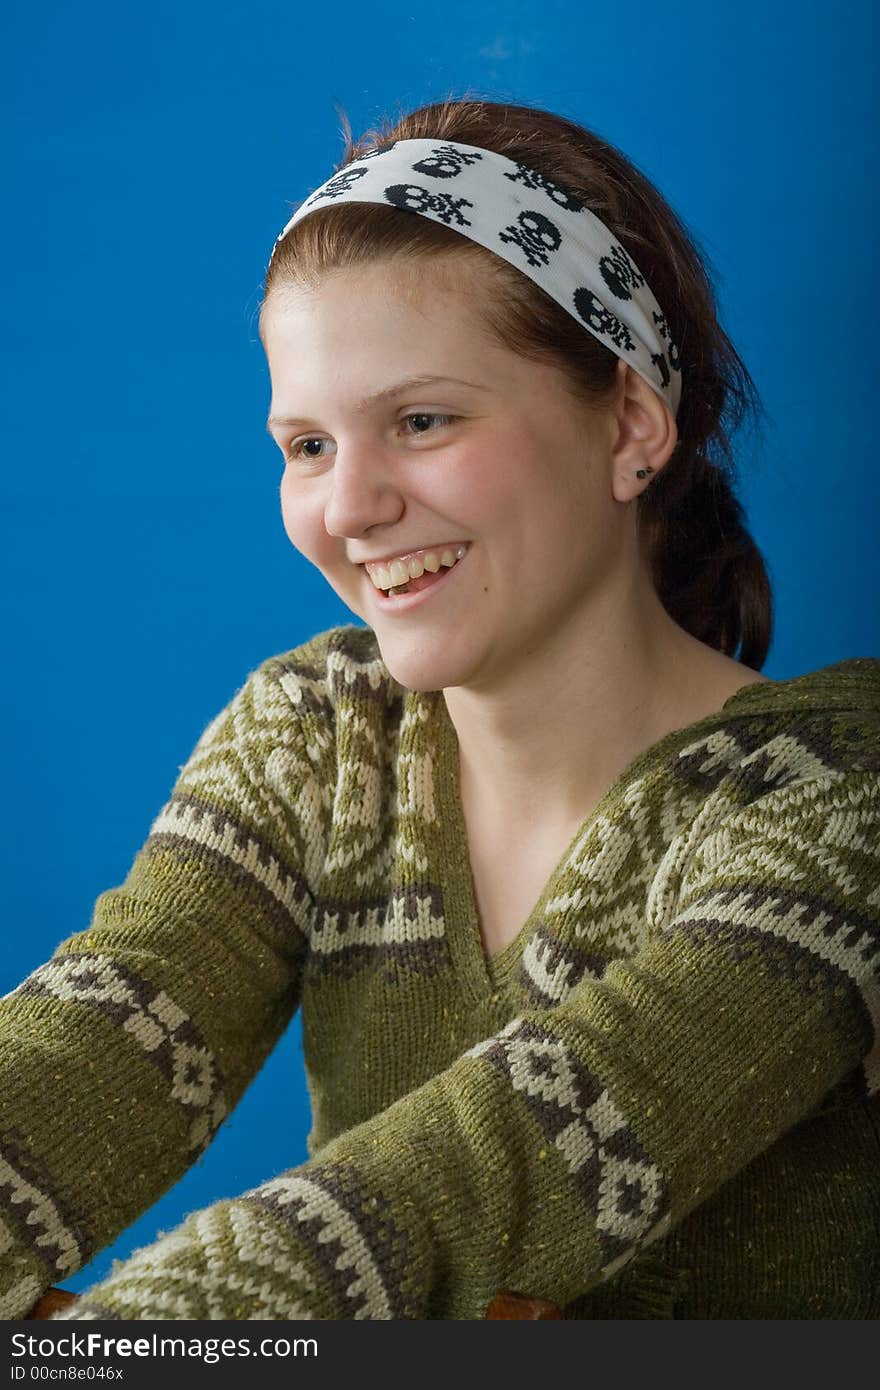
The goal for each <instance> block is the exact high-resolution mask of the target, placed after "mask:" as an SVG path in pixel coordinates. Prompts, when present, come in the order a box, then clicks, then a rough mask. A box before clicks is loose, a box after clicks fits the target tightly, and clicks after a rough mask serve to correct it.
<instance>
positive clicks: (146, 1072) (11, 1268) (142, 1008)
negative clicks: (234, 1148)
mask: <svg viewBox="0 0 880 1390" xmlns="http://www.w3.org/2000/svg"><path fill="white" fill-rule="evenodd" d="M278 662H279V659H278V658H272V659H270V661H269V662H266V663H264V664H263V666H261V667H260V668H259V669H258V670H256V671H254V672H252V673H251V675H250V676H249V677H248V680H247V682H246V683H245V684H244V686H243V687H242V688H241V689H240V690H239V691H238V692H237V693H236V695H235V696H234V697H233V699H232V700H231V701H230V703H229V704H228V705H227V706H226V708H225V709H224V710H223V711H222V712H221V713H220V714H218V715H217V716H216V718H214V719H213V720H212V721H211V723H210V724H209V725H208V726H207V728H206V729H205V730H204V732H203V734H202V736H201V737H200V739H199V740H198V742H197V744H196V746H195V748H194V749H193V752H192V754H191V756H190V758H189V760H188V762H187V763H186V764H185V765H184V766H183V767H182V769H181V770H180V772H179V776H178V777H177V779H176V782H175V785H174V787H173V790H172V793H171V796H170V799H169V800H168V802H167V804H166V805H165V806H164V807H163V808H162V809H161V811H160V812H159V814H158V816H157V817H156V819H155V821H154V822H153V825H152V827H151V830H150V833H149V836H148V838H147V840H146V842H145V843H144V845H143V847H142V848H141V849H140V850H139V852H138V854H137V855H136V857H135V859H134V862H133V864H132V866H131V868H130V870H129V872H128V875H127V877H126V878H125V881H124V882H123V883H122V884H121V885H120V886H119V887H115V888H112V889H110V890H109V891H106V892H104V893H102V894H101V895H100V896H99V897H98V899H97V900H96V903H95V906H94V911H93V915H92V919H91V922H90V925H89V926H88V928H87V929H86V930H84V931H81V932H79V933H78V934H76V935H74V936H71V937H70V938H68V939H67V940H65V941H63V942H62V943H61V944H60V945H59V946H58V948H57V949H56V951H55V952H54V954H53V956H52V958H51V959H50V960H49V961H47V962H46V964H44V965H42V966H40V967H39V968H38V969H36V970H35V971H34V972H33V973H32V974H31V975H30V976H29V977H28V978H27V979H26V980H24V982H23V983H22V984H21V985H20V986H19V987H18V988H17V989H15V990H13V991H12V993H11V994H8V995H7V996H6V997H5V998H3V999H0V1059H2V1060H0V1317H6V1318H14V1317H20V1316H22V1315H23V1314H24V1313H25V1312H26V1311H27V1310H28V1308H29V1307H30V1306H31V1305H32V1304H33V1303H34V1301H35V1300H36V1298H37V1297H38V1296H39V1295H40V1294H41V1293H42V1292H43V1291H44V1290H45V1289H46V1288H48V1287H49V1286H50V1285H52V1284H53V1283H58V1282H60V1281H61V1280H62V1279H63V1278H64V1277H65V1276H69V1275H70V1274H72V1273H74V1272H75V1271H76V1270H77V1269H79V1268H81V1267H82V1266H83V1265H84V1264H85V1263H87V1262H88V1260H89V1259H91V1257H92V1256H93V1255H94V1254H95V1253H96V1252H97V1251H98V1250H100V1249H101V1248H103V1247H104V1246H106V1245H107V1244H109V1243H110V1242H111V1241H112V1240H113V1239H114V1238H115V1237H116V1236H117V1235H118V1233H119V1232H120V1231H122V1230H124V1229H125V1228H126V1227H127V1226H128V1225H130V1224H131V1222H132V1221H133V1220H135V1218H136V1217H137V1216H138V1215H139V1214H140V1213H141V1212H142V1211H144V1210H146V1208H147V1207H148V1206H150V1205H151V1204H152V1203H153V1202H154V1201H155V1200H156V1199H157V1198H158V1197H159V1196H161V1194H162V1193H163V1192H164V1191H166V1190H167V1189H168V1188H169V1187H170V1186H171V1185H172V1184H173V1183H174V1182H175V1181H176V1180H177V1179H178V1178H179V1177H180V1176H181V1175H182V1174H183V1173H184V1172H185V1171H186V1170H187V1169H188V1168H189V1167H190V1166H191V1165H192V1164H193V1163H194V1162H195V1160H196V1159H197V1158H198V1157H199V1155H200V1154H201V1153H202V1151H203V1150H204V1149H205V1147H206V1146H207V1144H208V1143H209V1142H210V1141H211V1139H212V1138H213V1136H214V1134H215V1132H216V1130H217V1128H218V1126H219V1125H220V1123H221V1122H222V1120H223V1119H224V1117H225V1116H226V1115H227V1114H228V1113H229V1111H230V1110H231V1108H232V1107H233V1106H234V1105H235V1104H236V1102H237V1101H238V1100H239V1098H240V1097H241V1095H242V1092H243V1091H244V1089H245V1087H246V1086H247V1085H248V1083H249V1082H250V1080H251V1079H252V1078H253V1077H254V1075H255V1074H256V1072H257V1070H258V1069H259V1067H260V1066H261V1064H262V1062H263V1061H264V1059H265V1058H266V1056H267V1054H268V1053H269V1051H270V1050H271V1049H272V1047H273V1046H274V1044H275V1043H276V1041H277V1040H278V1038H279V1036H280V1034H281V1033H282V1032H283V1030H284V1028H285V1026H286V1025H287V1023H288V1022H289V1020H290V1018H291V1016H292V1014H293V1012H294V1011H295V1009H296V1007H297V1005H298V1002H299V992H300V980H301V967H302V962H303V958H304V952H305V947H306V942H307V939H308V935H309V928H310V921H311V917H312V911H313V909H312V893H311V890H310V888H309V884H308V882H307V878H306V876H304V869H303V866H304V865H307V864H308V863H309V862H314V861H315V859H316V856H317V857H319V853H320V851H319V845H318V843H317V841H318V840H319V839H320V828H319V825H318V820H319V816H318V814H317V812H316V806H317V802H316V801H315V798H314V795H313V792H312V787H313V780H314V779H313V773H312V769H311V768H310V764H309V761H308V758H307V755H306V752H305V750H304V747H303V746H302V735H301V731H300V728H299V724H298V719H297V712H296V710H295V709H294V708H293V705H292V702H291V700H290V698H289V696H288V694H286V693H285V690H284V688H283V684H282V678H281V677H280V675H279V673H278V671H277V670H275V669H274V668H273V663H276V664H277V663H278Z"/></svg>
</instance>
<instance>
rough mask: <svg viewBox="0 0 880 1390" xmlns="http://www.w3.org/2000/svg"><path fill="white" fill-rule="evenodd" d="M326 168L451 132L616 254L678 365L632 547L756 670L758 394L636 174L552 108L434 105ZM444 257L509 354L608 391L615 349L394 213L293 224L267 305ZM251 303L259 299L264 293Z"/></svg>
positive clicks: (760, 608) (660, 208) (599, 398)
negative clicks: (572, 214) (571, 200)
mask: <svg viewBox="0 0 880 1390" xmlns="http://www.w3.org/2000/svg"><path fill="white" fill-rule="evenodd" d="M343 134H344V136H345V141H346V147H345V152H344V154H343V157H342V159H341V160H340V162H339V164H338V165H337V166H336V167H337V170H339V169H342V168H344V167H345V166H346V165H347V164H349V163H351V162H352V161H354V160H357V159H358V158H360V157H361V156H363V155H364V154H366V153H367V151H368V150H373V149H376V148H377V147H380V146H382V145H384V144H386V143H388V142H391V141H395V140H423V139H430V140H438V141H439V140H456V141H460V142H461V143H463V144H468V145H479V146H482V147H483V148H484V149H491V150H494V151H496V152H497V153H498V154H503V155H507V156H508V158H510V159H513V160H516V161H518V162H520V163H523V164H527V165H528V166H530V167H531V168H533V169H535V170H537V171H538V172H540V173H542V174H544V175H545V176H546V177H548V178H550V179H552V180H554V181H555V182H557V183H559V184H561V185H562V186H563V187H565V188H568V189H569V190H570V191H571V192H572V193H574V194H575V195H576V196H578V197H580V198H581V199H582V200H583V201H584V202H585V203H586V205H587V206H588V207H589V208H590V209H591V210H592V211H593V212H594V213H595V214H596V216H597V217H599V218H600V219H601V221H602V222H604V223H605V225H606V226H607V227H609V228H610V230H611V231H612V232H613V233H614V235H615V236H616V237H617V238H618V239H619V241H620V242H621V243H622V245H623V246H624V247H625V249H626V250H627V251H629V252H630V253H631V255H632V257H633V259H634V260H635V262H636V264H637V265H638V267H639V269H640V271H641V272H642V274H643V275H644V276H645V278H646V279H647V282H648V284H649V285H650V287H651V289H652V290H653V292H654V295H655V296H656V298H657V300H658V302H659V304H660V307H661V308H662V310H663V312H664V314H665V316H666V319H667V322H668V324H669V328H670V331H671V334H672V338H673V341H674V342H675V343H676V345H677V347H678V355H679V359H680V362H681V370H682V395H681V402H680V405H679V409H678V415H677V419H676V423H677V426H678V443H677V444H676V447H675V450H674V452H673V454H672V456H671V457H670V459H669V460H668V461H667V463H666V465H665V466H664V467H663V469H662V470H661V472H660V473H658V474H657V476H656V477H655V478H654V480H653V481H652V484H651V486H650V487H649V488H647V489H646V490H645V491H644V492H642V493H641V494H640V495H639V498H638V501H637V506H638V509H639V510H638V522H639V534H640V540H641V543H642V545H643V547H644V551H645V554H646V556H647V559H648V563H649V565H650V569H651V574H652V578H653V582H654V586H655V588H656V591H657V594H658V596H659V598H660V601H661V602H662V604H663V606H664V607H665V608H666V611H667V612H668V613H669V614H670V616H671V617H672V618H673V619H674V620H675V621H676V622H677V623H678V624H679V625H680V626H681V627H683V628H684V629H685V630H686V631H687V632H689V633H691V634H692V635H693V636H694V637H697V638H699V640H700V641H702V642H705V643H706V644H707V645H709V646H711V647H715V648H717V649H718V650H719V651H722V652H725V653H726V654H727V655H728V656H732V657H735V656H737V649H738V648H740V651H739V657H738V659H739V660H740V661H742V662H743V664H744V665H746V666H749V667H752V668H753V669H754V670H760V669H761V666H762V665H763V663H764V660H765V659H766V656H767V651H768V648H769V646H770V637H771V632H772V596H771V591H770V582H769V579H768V576H767V570H766V567H765V564H764V561H763V558H762V556H761V553H760V551H759V550H758V548H757V546H756V545H755V542H754V541H753V539H752V537H751V535H750V534H749V532H748V530H747V529H746V525H745V514H744V511H743V508H742V505H741V504H740V502H739V501H738V499H737V497H736V495H735V492H734V482H735V473H736V468H735V462H734V457H733V452H732V449H731V444H730V438H731V435H732V433H733V432H734V430H736V429H737V428H739V426H740V425H741V424H742V423H743V421H744V420H745V419H746V417H747V416H751V417H752V419H753V421H754V422H755V423H757V422H758V417H759V414H760V401H759V397H758V393H757V390H756V388H755V385H754V382H753V381H752V379H751V377H750V375H749V373H748V371H747V370H746V367H745V366H744V364H743V362H742V361H741V359H740V357H739V355H738V353H737V352H736V349H735V348H734V346H733V344H732V343H731V341H730V339H729V338H728V337H727V335H726V333H725V332H724V330H723V329H722V328H721V326H720V324H719V322H718V317H717V311H716V305H715V296H714V292H713V288H712V284H711V281H710V278H709V274H708V271H707V268H706V266H707V264H708V262H707V258H706V257H705V254H704V253H701V252H700V251H699V250H698V249H697V247H696V245H695V243H694V239H693V237H692V236H690V235H689V233H688V232H687V231H686V230H685V227H684V225H683V224H682V222H681V220H680V219H679V218H678V217H677V216H676V214H675V213H674V212H673V211H672V209H671V208H670V207H669V205H668V203H667V202H666V201H665V200H664V199H663V198H662V197H661V195H660V194H659V193H658V192H657V190H656V189H655V188H654V186H653V185H652V184H651V183H650V182H649V180H648V179H647V178H646V177H645V176H644V175H643V174H642V173H640V172H639V170H638V169H636V168H635V167H634V165H633V164H632V163H631V162H630V161H629V160H628V159H627V158H626V157H625V156H624V155H623V154H622V153H621V152H620V151H619V150H618V149H616V148H615V147H614V146H613V145H610V144H608V143H607V141H605V140H603V139H601V138H600V137H599V136H598V135H595V134H594V133H593V132H592V131H589V130H586V129H585V128H584V127H583V126H579V125H576V124H575V123H574V122H573V121H570V120H567V119H566V118H565V117H562V116H558V115H555V114H554V113H552V112H549V111H544V110H541V109H540V108H537V107H532V106H511V105H507V104H502V103H499V102H493V101H482V100H471V99H469V98H452V97H450V98H448V99H446V100H444V101H440V102H436V103H433V104H431V105H428V106H423V107H420V108H419V109H418V110H417V111H413V112H410V113H409V114H408V115H403V116H402V117H401V118H400V119H399V120H397V121H396V122H394V123H392V122H386V123H385V124H384V125H382V126H381V127H380V128H379V129H377V130H371V131H369V132H368V133H367V134H366V135H364V136H363V137H362V138H361V139H360V140H358V141H355V140H353V139H352V134H351V127H350V125H349V123H348V120H347V118H346V117H345V116H344V115H343ZM438 253H442V254H443V255H444V257H447V256H456V257H462V258H470V259H471V260H479V262H480V264H481V265H482V266H483V267H484V268H485V269H488V270H489V271H490V272H491V273H492V274H493V275H495V276H496V277H497V278H498V279H499V281H500V283H501V284H502V286H503V289H504V293H503V294H500V295H498V296H493V298H492V300H491V301H488V300H487V303H486V304H485V308H484V317H485V318H486V321H487V323H488V324H489V327H490V328H491V329H492V330H493V331H494V332H495V333H496V334H497V336H498V338H499V340H500V341H501V342H502V343H504V344H505V346H507V347H509V348H510V349H511V350H513V351H514V352H517V353H518V354H519V355H520V356H525V357H533V358H534V359H536V360H540V361H545V362H552V363H555V364H556V365H557V366H558V367H560V368H561V370H562V371H563V372H564V373H565V375H566V377H567V379H568V381H569V383H570V384H571V387H572V389H573V390H574V391H575V392H576V394H577V395H578V396H579V397H580V398H581V399H583V400H585V401H587V402H589V403H595V404H596V405H597V406H600V405H601V404H603V403H604V402H605V401H607V400H608V399H609V397H610V394H611V392H612V390H613V387H614V384H615V381H616V376H617V363H618V358H617V356H616V355H615V354H614V353H612V352H611V351H610V350H609V349H608V348H607V347H605V346H604V344H603V343H601V342H600V341H599V340H598V339H597V338H594V337H593V335H592V334H591V333H589V332H586V331H585V330H584V328H583V327H582V326H581V325H580V324H579V323H578V322H577V321H576V320H575V319H574V318H573V317H572V316H571V315H570V314H569V313H568V312H567V311H566V310H565V309H563V308H562V306H561V305H559V304H557V303H556V301H555V300H553V299H551V298H550V297H549V295H547V294H545V293H544V291H543V290H541V289H540V288H539V287H538V286H537V285H535V284H534V283H533V282H532V281H531V280H530V279H529V278H528V277H527V276H525V275H522V274H520V272H519V271H517V270H516V269H515V268H514V267H512V266H510V265H508V263H507V262H506V261H503V260H501V259H500V258H499V257H497V256H494V255H493V254H492V253H491V251H487V250H484V248H483V247H481V246H478V245H477V244H476V243H475V242H472V241H470V240H469V239H468V238H466V237H463V236H462V235H461V234H460V233H459V232H455V231H453V230H452V229H451V228H448V227H445V226H443V225H442V224H440V223H436V222H433V221H431V220H430V219H428V218H426V217H420V216H417V215H413V216H410V217H403V216H401V214H400V211H399V210H398V209H396V208H391V207H384V206H379V205H378V204H376V205H373V204H365V203H357V204H352V203H340V204H338V205H336V206H335V207H330V208H325V209H321V210H318V211H316V212H314V213H313V214H312V215H311V216H309V217H306V218H304V219H303V220H302V222H299V223H298V224H297V225H296V227H294V228H293V229H292V230H291V232H289V233H288V235H287V236H286V237H284V239H283V240H282V241H280V242H279V243H278V245H277V247H276V248H275V252H274V254H273V256H272V259H271V261H270V264H269V269H268V271H267V275H266V285H265V300H268V297H269V295H270V293H272V291H273V290H277V289H279V288H280V287H282V286H283V285H284V284H285V283H289V282H291V281H292V282H294V283H304V284H315V283H317V281H318V280H319V279H320V276H321V275H322V274H323V273H324V272H326V271H328V270H331V269H336V268H343V267H350V266H355V265H358V264H362V263H364V262H366V261H375V260H377V259H390V258H392V257H398V256H406V257H422V256H428V257H430V256H432V255H437V254H438ZM265 300H264V302H265Z"/></svg>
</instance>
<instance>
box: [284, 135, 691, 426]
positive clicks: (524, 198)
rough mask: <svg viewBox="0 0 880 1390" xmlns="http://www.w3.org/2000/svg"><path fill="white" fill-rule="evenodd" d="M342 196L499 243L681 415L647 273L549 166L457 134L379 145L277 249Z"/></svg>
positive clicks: (674, 361)
mask: <svg viewBox="0 0 880 1390" xmlns="http://www.w3.org/2000/svg"><path fill="white" fill-rule="evenodd" d="M341 202H346V203H381V204H385V205H390V206H391V207H396V208H401V209H402V210H404V211H406V212H415V213H418V214H419V215H420V216H421V217H429V218H431V220H432V221H434V222H442V223H443V225H444V226H446V227H452V228H453V229H454V230H455V231H457V232H460V233H461V235H462V236H466V237H469V238H470V239H471V241H476V242H478V243H479V244H480V246H485V247H486V248H487V250H489V251H493V252H494V253H495V255H496V256H500V257H501V258H502V260H505V261H508V262H509V263H510V265H512V266H515V267H516V269H517V270H520V271H522V273H523V275H527V276H528V277H529V279H530V280H534V282H535V284H536V285H540V287H541V289H542V290H544V291H545V292H546V293H547V294H549V295H550V297H551V299H555V300H556V301H557V303H559V304H561V305H562V307H563V308H564V309H566V310H567V311H568V312H569V313H570V314H571V316H572V318H574V319H576V320H577V322H578V323H579V324H581V325H582V327H584V328H586V329H587V331H588V332H589V333H592V334H593V336H594V337H596V338H598V339H599V341H600V342H602V343H604V344H605V346H606V347H608V348H610V349H611V351H612V352H613V353H616V354H617V356H618V357H620V358H622V359H623V361H624V362H628V363H629V364H630V366H631V367H632V368H633V370H634V371H636V372H638V374H639V376H641V377H644V379H645V381H647V383H648V385H649V386H652V387H653V389H654V390H655V391H656V392H657V394H658V395H659V396H660V397H661V399H662V400H664V401H665V402H666V404H667V405H668V406H669V409H670V410H671V412H672V415H673V416H675V414H676V412H677V410H678V403H679V400H680V398H681V366H680V364H679V360H678V352H677V350H676V346H675V344H674V343H673V341H672V336H671V334H670V331H669V327H668V325H667V322H666V317H665V315H664V314H663V312H662V310H661V308H660V305H659V304H658V303H657V301H656V299H655V298H654V296H653V294H652V293H651V290H650V289H649V287H648V284H647V282H646V280H645V277H644V275H642V273H641V271H640V270H639V268H638V266H637V265H636V264H635V262H634V261H633V259H632V257H631V256H630V255H629V253H628V252H627V251H626V250H625V249H624V248H623V247H622V246H621V244H620V242H619V241H618V240H617V239H616V237H614V236H613V235H612V234H611V232H610V231H609V230H608V228H607V227H606V226H605V224H604V223H603V222H600V221H599V218H598V217H596V216H595V215H594V214H593V213H592V212H590V210H589V208H587V207H585V206H584V204H583V202H582V201H581V200H580V199H579V198H576V197H574V196H573V194H571V193H568V192H566V190H565V189H564V188H561V187H560V186H559V185H558V184H555V183H553V182H551V180H550V179H548V178H545V176H544V175H543V174H539V173H536V172H535V171H534V170H533V169H530V168H528V167H527V166H526V165H525V164H519V163H517V162H515V161H514V160H512V159H508V158H507V157H506V156H505V155H501V154H496V153H495V152H494V151H493V150H485V149H482V148H480V147H479V146H476V145H462V144H459V143H458V142H457V141H455V142H453V141H445V142H443V143H439V142H438V141H436V140H398V141H396V142H394V143H392V144H388V145H381V146H379V147H378V148H377V149H375V150H370V151H369V152H368V153H367V154H365V155H362V156H361V157H360V158H359V159H355V160H353V161H352V162H351V164H347V165H345V167H344V168H343V169H341V170H339V172H337V173H336V174H334V175H333V177H332V178H330V179H328V180H327V182H326V183H324V184H322V185H321V187H320V188H319V189H317V190H316V191H315V192H314V193H312V194H311V195H310V196H309V197H308V198H306V200H305V201H304V202H303V203H301V204H300V206H299V207H298V208H297V210H296V212H295V213H294V214H293V216H292V217H291V219H290V221H289V222H288V223H287V225H286V226H285V228H284V230H283V231H282V232H281V235H280V236H279V237H278V238H277V240H276V242H275V246H274V247H273V248H272V254H273V255H274V253H275V247H277V245H278V242H280V241H281V240H282V239H283V238H284V237H285V236H286V234H287V233H288V232H289V231H290V228H291V227H293V226H295V225H296V223H297V222H301V221H302V219H303V218H304V217H308V215H309V213H310V212H315V211H316V210H317V209H318V208H323V207H331V206H332V205H333V204H335V203H341ZM270 260H271V258H270Z"/></svg>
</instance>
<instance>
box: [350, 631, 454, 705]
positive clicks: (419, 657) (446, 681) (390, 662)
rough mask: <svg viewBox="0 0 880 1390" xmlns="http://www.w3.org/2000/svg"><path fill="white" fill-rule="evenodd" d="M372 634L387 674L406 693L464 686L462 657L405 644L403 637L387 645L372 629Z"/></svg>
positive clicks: (417, 645) (415, 643)
mask: <svg viewBox="0 0 880 1390" xmlns="http://www.w3.org/2000/svg"><path fill="white" fill-rule="evenodd" d="M373 631H374V632H376V640H377V642H378V644H379V652H380V655H381V657H382V660H383V661H384V663H385V665H386V667H387V668H388V672H389V674H390V675H391V676H392V677H393V679H394V680H396V681H397V683H398V685H402V686H403V687H404V689H405V690H412V691H421V692H427V691H431V690H445V689H446V687H447V686H452V685H463V684H464V683H465V682H466V680H467V676H468V672H469V666H468V664H467V663H466V662H464V661H463V660H462V659H461V656H458V657H456V655H455V654H454V653H452V652H450V651H445V652H444V651H437V650H436V649H435V648H431V647H428V646H424V645H420V644H419V643H417V642H409V643H407V641H406V639H405V638H403V637H401V638H399V639H397V640H396V641H387V640H386V639H385V638H383V634H382V633H381V632H379V631H377V630H376V629H375V628H374V629H373Z"/></svg>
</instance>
